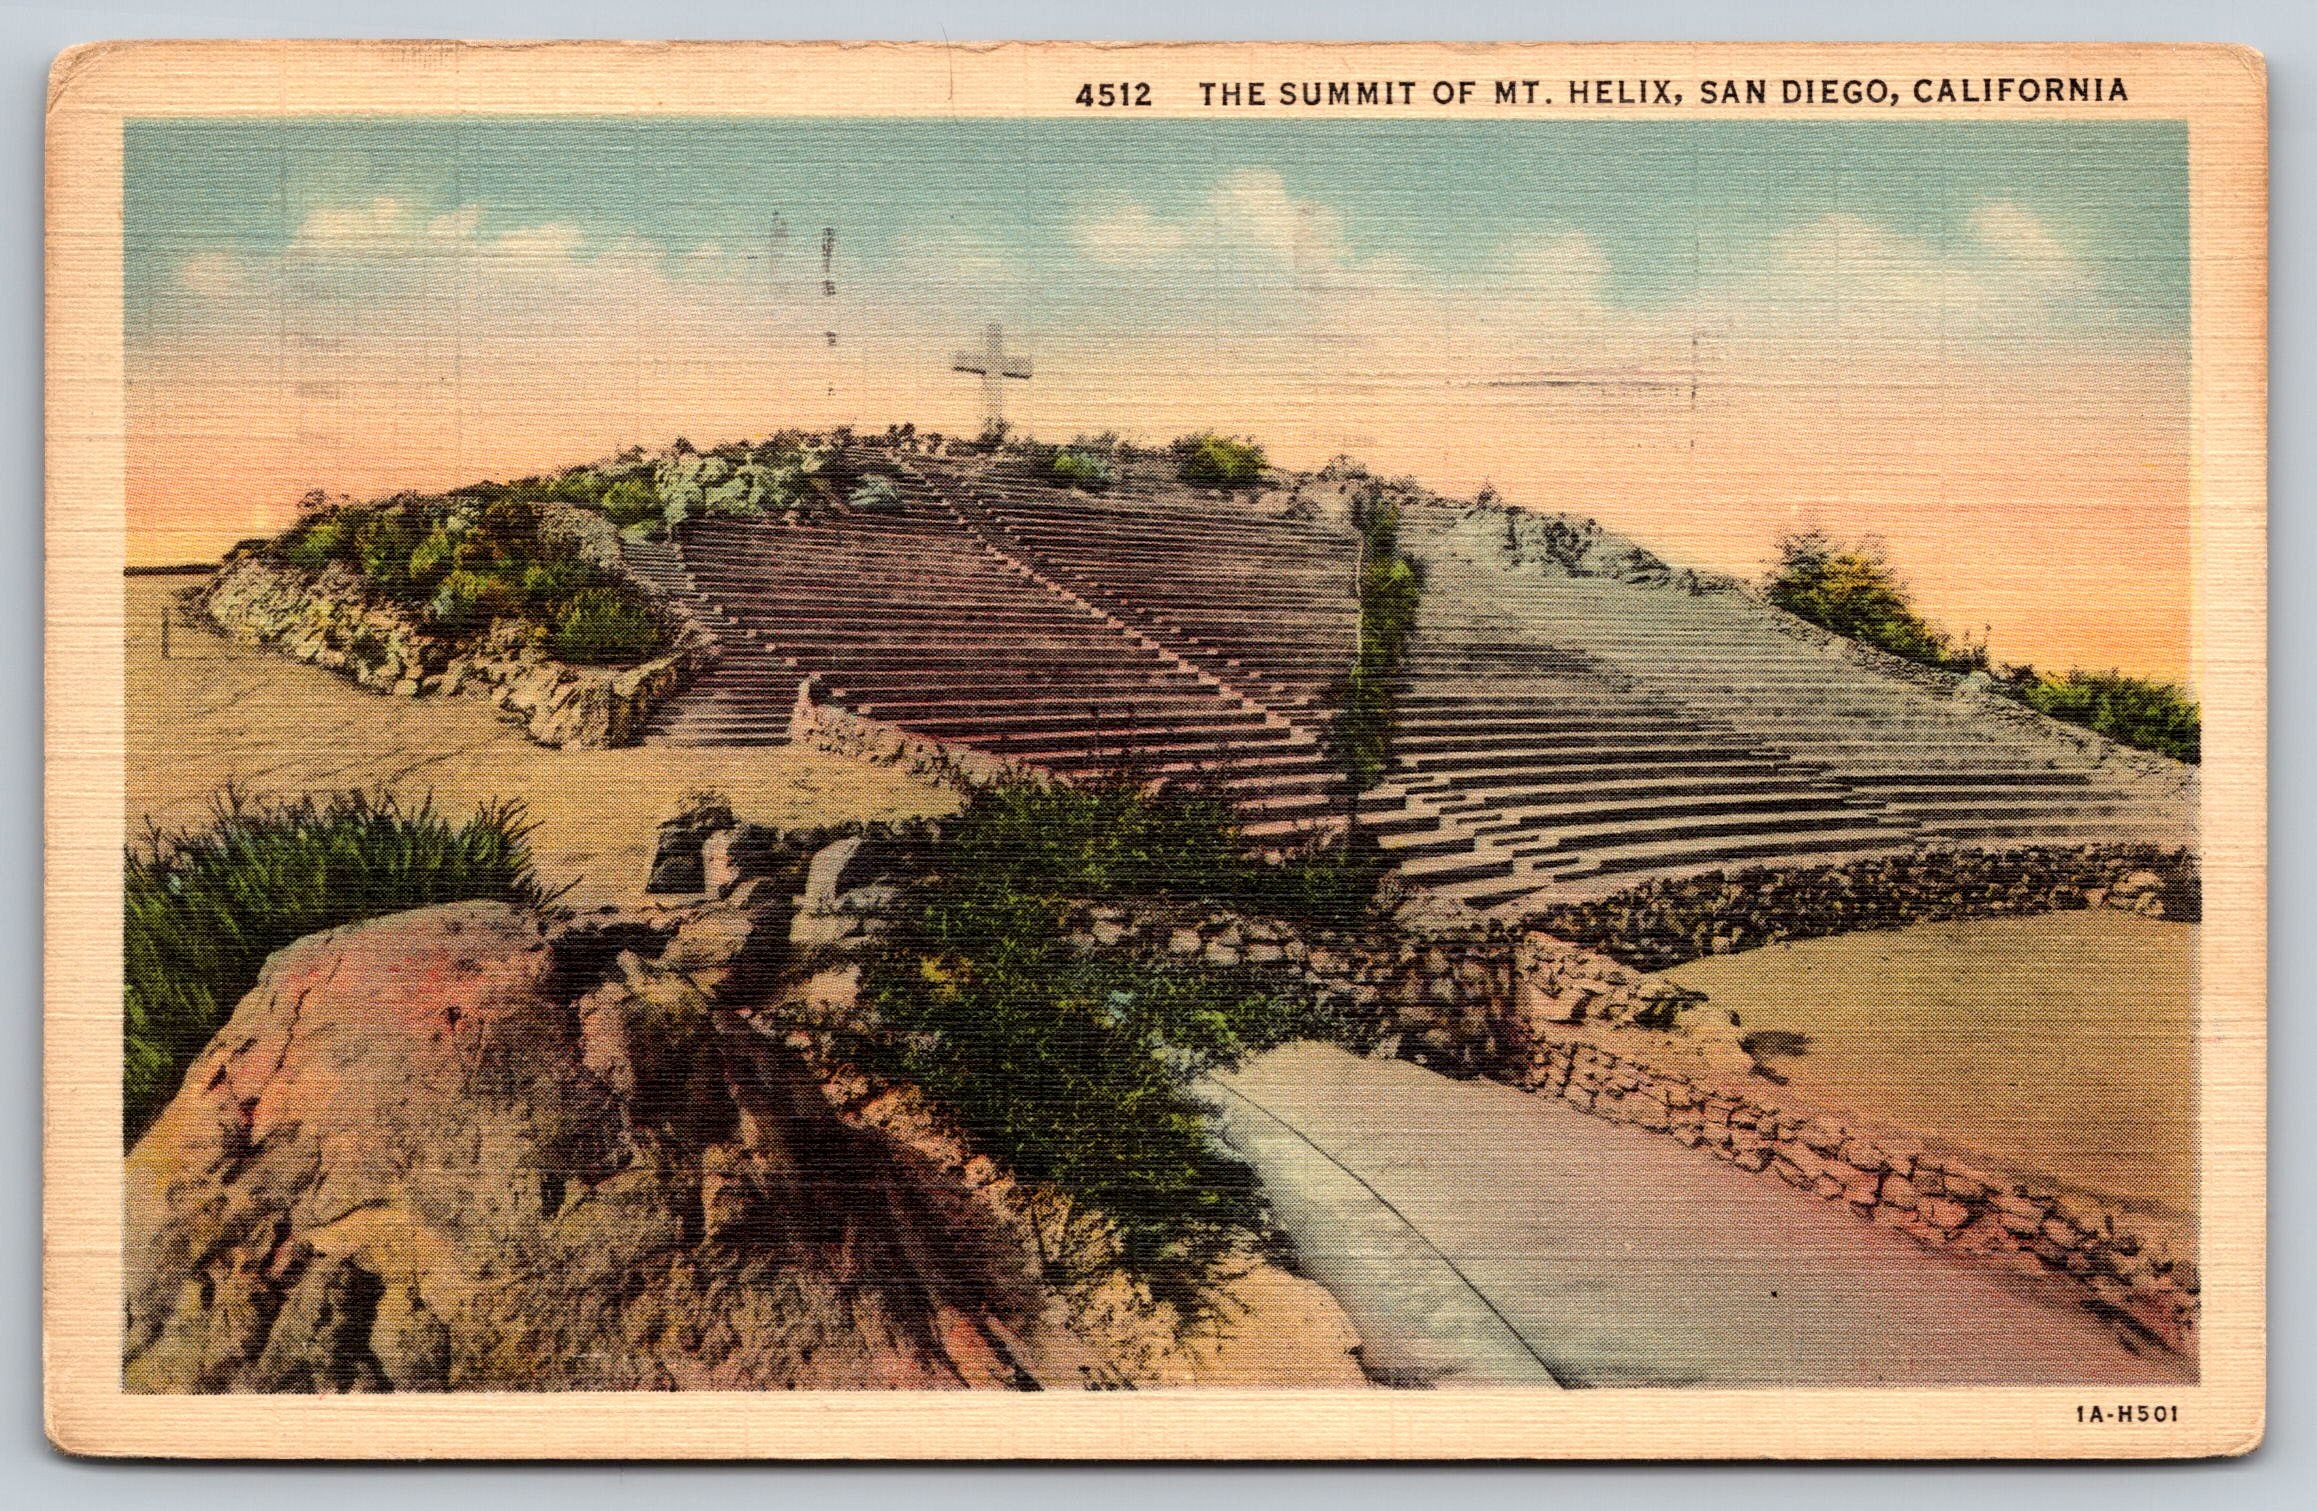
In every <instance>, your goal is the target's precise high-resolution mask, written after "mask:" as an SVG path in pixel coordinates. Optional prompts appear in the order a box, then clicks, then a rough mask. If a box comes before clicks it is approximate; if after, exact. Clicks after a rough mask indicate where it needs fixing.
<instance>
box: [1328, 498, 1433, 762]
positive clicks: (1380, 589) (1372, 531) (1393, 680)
mask: <svg viewBox="0 0 2317 1511" xmlns="http://www.w3.org/2000/svg"><path fill="white" fill-rule="evenodd" d="M1352 514H1353V523H1354V524H1356V525H1357V526H1358V527H1359V530H1360V566H1359V582H1358V591H1359V601H1360V628H1359V643H1358V645H1357V646H1356V647H1355V648H1354V651H1353V654H1352V666H1351V670H1350V671H1349V672H1347V673H1346V674H1345V676H1344V678H1343V680H1342V681H1341V682H1339V683H1338V684H1337V685H1336V688H1335V690H1334V691H1335V699H1334V701H1335V704H1336V713H1335V718H1334V720H1333V722H1332V723H1331V725H1330V726H1329V740H1330V744H1331V746H1332V747H1333V749H1334V751H1335V755H1336V759H1337V761H1338V762H1339V763H1340V764H1341V765H1342V766H1343V768H1344V774H1345V775H1346V776H1347V777H1349V778H1350V780H1351V784H1352V786H1353V788H1354V789H1355V790H1359V791H1366V790H1367V789H1368V788H1370V787H1373V786H1375V785H1376V783H1377V782H1379V781H1381V780H1382V779H1383V775H1384V772H1385V770H1386V769H1387V768H1388V767H1389V766H1390V765H1391V749H1392V736H1393V733H1394V731H1395V730H1396V729H1397V728H1398V724H1399V709H1398V700H1399V689H1400V670H1401V665H1402V663H1403V662H1404V661H1405V660H1406V658H1407V651H1408V641H1409V639H1410V638H1411V637H1412V636H1414V634H1415V633H1416V616H1417V611H1418V609H1419V608H1420V606H1421V605H1422V603H1423V601H1424V570H1423V565H1422V563H1420V562H1418V561H1416V560H1415V559H1414V558H1412V557H1409V556H1406V555H1403V554H1402V553H1401V550H1400V509H1399V506H1398V505H1397V504H1395V503H1393V502H1392V501H1391V500H1390V499H1389V498H1387V497H1386V496H1385V495H1384V493H1383V492H1382V490H1381V489H1378V488H1376V487H1375V486H1373V485H1370V486H1369V487H1367V488H1364V489H1362V490H1361V491H1360V492H1359V493H1358V494H1357V495H1355V496H1354V498H1353V500H1352Z"/></svg>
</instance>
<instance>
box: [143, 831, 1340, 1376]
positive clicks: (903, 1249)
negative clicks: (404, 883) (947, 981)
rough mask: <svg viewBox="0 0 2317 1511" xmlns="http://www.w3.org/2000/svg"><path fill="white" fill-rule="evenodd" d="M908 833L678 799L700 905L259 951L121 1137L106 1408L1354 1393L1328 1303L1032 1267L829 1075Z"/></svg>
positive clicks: (968, 1186) (961, 1164) (1013, 1204)
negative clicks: (1208, 1302)
mask: <svg viewBox="0 0 2317 1511" xmlns="http://www.w3.org/2000/svg"><path fill="white" fill-rule="evenodd" d="M854 827H855V829H856V831H858V830H859V826H854ZM703 831H705V832H704V833H703ZM931 834H932V831H931V830H930V829H928V828H927V827H926V826H922V825H920V826H908V825H904V826H899V827H898V828H885V827H882V826H871V828H870V829H869V830H868V831H866V832H852V833H845V834H837V833H833V832H826V831H812V832H798V833H780V832H778V831H773V830H768V829H763V828H760V827H759V826H756V825H749V824H741V823H738V822H737V821H736V820H733V819H732V818H731V816H730V814H729V810H725V809H721V808H718V809H715V810H714V811H706V810H701V809H688V810H687V813H686V814H685V815H684V816H682V817H681V819H680V820H679V821H677V822H676V823H675V824H674V825H673V826H672V831H671V842H670V843H669V844H667V845H666V846H664V849H665V850H666V851H667V852H668V854H670V855H674V856H677V857H679V858H688V860H689V862H690V864H691V866H692V867H694V868H695V869H704V870H705V871H706V873H707V874H706V875H705V876H703V877H702V878H701V884H704V885H706V886H708V888H709V890H710V895H707V896H703V897H702V898H700V900H698V901H696V902H690V903H687V904H683V905H679V906H671V907H665V908H653V909H646V910H641V911H622V910H616V909H606V910H603V911H600V912H597V913H592V914H583V915H580V916H578V917H576V918H571V917H560V918H542V917H541V916H539V915H536V914H533V913H530V912H526V911H523V910H520V909H516V908H513V907H509V906H506V905H503V904H497V903H486V902H470V903H458V904H451V905H446V906H442V907H435V908H426V909H420V910H416V911H413V912H408V913H400V914H395V915H391V916H388V917H385V918H379V919H374V920H371V921H369V922H366V923H361V924H356V925H352V926H350V927H347V928H344V929H339V930H336V931H333V932H331V933H326V934H318V935H313V936H310V937H308V938H306V939H302V940H299V941H298V942H296V943H295V944H292V945H290V946H289V947H288V948H286V949H284V950H281V951H280V952H278V953H277V954H275V955H274V957H273V958H272V959H271V960H270V961H268V962H267V965H266V967H265V970H264V972H263V973H262V974H261V976H260V977H259V980H258V983H257V985H256V987H255V988H254V989H253V990H252V991H251V992H250V993H249V994H248V995H247V996H246V997H244V998H243V1000H242V1001H241V1003H240V1005H239V1006H238V1007H237V1008H236V1010H235V1012H234V1014H233V1016H232V1018H231V1019H230V1020H229V1021H228V1022H227V1023H226V1025H225V1027H224V1028H223V1029H222V1030H221V1031H220V1032H219V1033H218V1035H217V1037H216V1038H215V1039H214V1040H212V1041H211V1043H210V1046H209V1048H208V1049H207V1051H206V1052H205V1053H204V1054H203V1055H202V1057H201V1058H200V1059H199V1060H197V1061H196V1062H195V1063H194V1065H193V1067H192V1068H191V1069H190V1070H189V1071H188V1072H187V1075H186V1078H185V1082H184V1085H183V1087H182V1088H181V1089H180V1090H179V1092H178V1094H177V1096H176V1098H175V1099H174V1100H173V1101H172V1102H171V1103H170V1104H169V1106H168V1107H167V1109H165V1110H164V1111H163V1112H162V1114H161V1116H160V1117H159V1118H158V1119H156V1120H155V1122H154V1123H153V1125H152V1127H151V1128H149V1129H148V1130H147V1131H146V1133H145V1135H144V1136H143V1138H141V1139H140V1140H139V1142H138V1144H137V1146H136V1148H135V1149H133V1150H132V1151H131V1152H130V1155H129V1159H128V1166H127V1200H126V1212H125V1214H124V1216H125V1219H126V1223H125V1229H126V1232H125V1243H124V1249H123V1252H124V1256H125V1258H126V1261H127V1271H128V1273H127V1276H126V1284H125V1300H126V1302H127V1310H128V1317H127V1333H126V1339H125V1344H124V1358H123V1378H124V1381H125V1383H126V1384H127V1386H128V1388H129V1389H131V1390H136V1391H144V1392H216V1391H277V1392H279V1391H289V1392H313V1391H324V1392H332V1391H361V1390H622V1389H718V1390H751V1389H785V1388H800V1389H801V1388H810V1389H841V1388H952V1387H995V1388H1011V1389H1035V1388H1066V1389H1081V1388H1088V1387H1090V1386H1091V1387H1100V1388H1123V1387H1139V1386H1145V1385H1184V1384H1193V1383H1200V1382H1212V1383H1217V1384H1255V1385H1307V1386H1322V1385H1324V1386H1358V1385H1360V1384H1362V1383H1363V1377H1362V1375H1361V1373H1360V1370H1359V1367H1358V1364H1357V1344H1358V1338H1357V1335H1356V1334H1354V1333H1353V1332H1352V1331H1351V1328H1350V1326H1349V1324H1348V1323H1347V1322H1346V1321H1345V1320H1344V1318H1343V1315H1342V1313H1341V1311H1340V1310H1339V1309H1338V1308H1337V1307H1336V1306H1335V1304H1334V1302H1333V1301H1332V1300H1331V1299H1330V1298H1329V1297H1328V1296H1327V1294H1326V1293H1325V1291H1323V1290H1321V1289H1320V1288H1319V1287H1318V1286H1317V1285H1315V1284H1314V1283H1312V1282H1311V1281H1309V1280H1305V1279H1302V1278H1300V1277H1297V1276H1294V1275H1291V1274H1289V1273H1287V1272H1286V1271H1284V1270H1282V1269H1281V1268H1280V1267H1279V1266H1278V1265H1276V1264H1274V1263H1272V1262H1271V1261H1269V1260H1268V1259H1266V1258H1264V1257H1262V1256H1261V1255H1260V1254H1257V1253H1254V1252H1252V1251H1250V1252H1249V1253H1248V1254H1247V1255H1246V1256H1244V1259H1245V1263H1244V1264H1243V1265H1242V1266H1241V1267H1240V1269H1239V1272H1238V1273H1236V1274H1234V1275H1231V1276H1228V1277H1225V1279H1224V1281H1223V1288H1224V1295H1223V1303H1222V1305H1221V1307H1220V1308H1219V1311H1220V1313H1221V1314H1222V1315H1224V1316H1227V1317H1229V1318H1230V1319H1232V1320H1231V1322H1230V1324H1229V1326H1227V1327H1224V1328H1221V1329H1219V1330H1215V1329H1210V1330H1207V1331H1204V1332H1202V1331H1199V1330H1197V1329H1190V1330H1186V1329H1184V1328H1183V1326H1182V1325H1181V1321H1180V1319H1179V1318H1177V1317H1176V1316H1175V1315H1174V1314H1173V1313H1172V1312H1171V1311H1170V1310H1169V1309H1168V1308H1166V1307H1164V1306H1162V1305H1157V1304H1154V1303H1153V1301H1152V1299H1151V1297H1150V1295H1149V1293H1148V1291H1147V1290H1146V1289H1145V1288H1143V1287H1142V1286H1141V1285H1140V1284H1139V1283H1138V1282H1136V1281H1134V1280H1133V1279H1132V1278H1131V1277H1130V1276H1128V1275H1127V1274H1125V1273H1124V1272H1123V1270H1118V1269H1116V1268H1115V1260H1113V1261H1110V1263H1111V1264H1112V1265H1113V1268H1112V1269H1110V1270H1107V1271H1104V1270H1100V1269H1099V1267H1098V1268H1097V1270H1096V1271H1095V1272H1093V1273H1092V1276H1091V1278H1088V1277H1087V1276H1086V1275H1085V1274H1076V1275H1074V1277H1073V1278H1071V1279H1070V1280H1068V1281H1067V1282H1063V1281H1060V1280H1058V1279H1056V1278H1054V1277H1052V1276H1050V1275H1049V1273H1048V1271H1047V1269H1046V1261H1045V1256H1047V1255H1050V1254H1055V1253H1059V1252H1060V1249H1059V1236H1058V1234H1057V1233H1055V1232H1051V1231H1047V1230H1046V1224H1047V1222H1048V1219H1047V1218H1044V1217H1041V1215H1040V1213H1041V1212H1042V1211H1050V1210H1051V1209H1053V1208H1054V1206H1055V1204H1054V1203H1051V1202H1047V1203H1043V1204H1041V1203H1040V1202H1039V1201H1037V1200H1036V1199H1035V1198H1036V1193H1034V1192H1032V1191H1029V1190H1027V1189H1025V1188H1024V1187H1023V1186H1022V1185H1021V1184H1020V1183H1019V1182H1017V1181H1016V1180H1015V1178H1014V1177H1013V1176H1012V1175H1011V1174H1010V1173H1009V1172H1007V1171H1006V1170H1004V1169H1003V1168H1002V1167H1000V1166H999V1165H997V1164H996V1163H995V1162H994V1161H993V1160H991V1159H990V1158H989V1157H988V1156H987V1155H986V1154H983V1153H981V1152H980V1151H978V1150H976V1149H975V1148H974V1147H973V1146H972V1144H971V1141H970V1140H968V1139H967V1138H965V1137H964V1136H963V1135H962V1134H961V1133H960V1132H959V1131H958V1130H957V1129H956V1128H955V1127H954V1126H953V1125H952V1124H951V1122H950V1120H949V1119H948V1116H947V1114H946V1113H945V1112H944V1110H943V1109H942V1108H941V1107H940V1106H939V1105H938V1104H936V1103H934V1102H933V1101H931V1100H930V1099H929V1098H927V1097H926V1096H925V1095H924V1093H922V1092H921V1091H919V1090H918V1089H917V1088H915V1087H913V1086H910V1085H907V1084H906V1083H895V1082H892V1081H890V1080H886V1079H882V1078H880V1077H879V1076H877V1075H876V1074H874V1073H871V1072H868V1071H865V1070H863V1069H862V1068H860V1067H859V1066H857V1065H856V1064H853V1063H851V1062H850V1061H849V1060H847V1059H846V1057H845V1051H846V1050H847V1049H848V1048H853V1047H857V1046H858V1045H859V1044H860V1043H861V1042H862V1038H861V1035H862V1033H863V1030H864V1023H863V1021H862V1018H861V1016H860V1014H861V1008H860V1005H859V1003H858V1001H857V1000H856V994H857V990H858V985H859V978H860V971H859V963H858V956H859V954H860V952H861V951H862V950H864V949H866V948H869V947H870V945H871V943H872V941H873V939H874V937H875V935H876V933H877V931H878V929H879V927H880V926H881V920H880V919H878V918H877V917H876V916H875V914H876V913H877V911H878V910H880V909H881V908H883V907H885V906H889V905H890V901H891V897H892V889H891V887H890V886H889V885H886V884H885V883H884V881H883V877H884V876H885V875H886V873H887V871H888V868H889V866H890V865H891V863H892V862H893V861H895V860H897V859H898V858H900V857H901V856H903V855H905V854H906V853H907V852H909V851H910V850H911V849H912V848H914V847H917V846H920V845H922V844H924V843H926V842H927V841H928V839H929V838H930V837H931ZM703 852H706V853H705V854H704V853H703ZM665 858H666V857H665V856H664V857H663V859H665Z"/></svg>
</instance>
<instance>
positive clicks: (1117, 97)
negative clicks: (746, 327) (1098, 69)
mask: <svg viewBox="0 0 2317 1511" xmlns="http://www.w3.org/2000/svg"><path fill="white" fill-rule="evenodd" d="M1078 103H1079V104H1081V105H1088V106H1095V105H1099V106H1101V107H1102V108H1103V109H1105V110H1109V109H1113V108H1115V107H1117V106H1120V105H1148V104H1149V103H1150V86H1149V85H1148V84H1081V85H1079V86H1078Z"/></svg>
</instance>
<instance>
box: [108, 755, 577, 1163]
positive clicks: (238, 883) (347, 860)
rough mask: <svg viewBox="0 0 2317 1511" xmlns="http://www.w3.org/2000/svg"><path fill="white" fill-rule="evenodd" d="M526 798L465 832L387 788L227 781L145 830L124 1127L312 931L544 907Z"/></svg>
mask: <svg viewBox="0 0 2317 1511" xmlns="http://www.w3.org/2000/svg"><path fill="white" fill-rule="evenodd" d="M530 832H531V826H530V824H529V823H528V822H527V821H526V820H525V818H524V815H523V808H522V805H521V804H519V803H516V802H512V801H509V802H501V803H495V804H486V805H484V806H482V807H481V808H478V809H477V810H476V812H475V814H474V816H473V817H471V818H469V819H467V820H466V821H465V822H463V823H459V822H454V821H452V820H451V819H450V818H448V817H446V816H444V815H443V814H441V813H439V812H437V811H436V809H435V807H434V804H433V802H432V800H431V799H429V800H425V801H421V802H420V803H418V804H417V805H416V806H415V807H413V806H410V805H407V804H405V803H403V802H402V801H401V800H400V799H398V798H396V797H395V796H394V794H392V793H391V792H387V791H384V790H379V791H356V792H339V793H331V794H328V795H323V796H313V795H308V796H303V797H297V798H289V799H280V800H271V801H260V800H256V799H252V798H250V797H248V796H246V795H245V794H243V793H241V792H239V791H236V790H235V789H232V788H227V789H226V790H225V791H224V792H222V793H220V794H219V795H218V797H217V798H216V799H215V800H214V802H213V803H212V805H211V812H210V819H209V822H208V823H207V824H206V825H205V826H203V827H201V828H198V829H192V830H186V831H182V832H164V831H161V830H158V829H156V830H154V831H153V832H152V833H150V834H149V835H147V837H146V838H145V840H144V841H143V842H142V843H141V844H138V845H133V846H131V847H130V848H129V850H128V852H127V855H126V860H125V867H124V871H125V876H124V879H125V883H126V894H127V895H126V901H125V904H124V910H123V921H124V923H125V925H126V930H127V937H126V965H127V979H126V1002H125V1007H126V1013H127V1016H126V1032H125V1040H126V1042H125V1046H124V1050H125V1054H124V1059H123V1062H122V1068H121V1090H122V1097H123V1103H124V1106H123V1122H124V1127H123V1133H124V1135H125V1137H126V1139H127V1141H128V1142H131V1143H134V1142H135V1140H136V1138H137V1136H138V1135H139V1134H141V1133H143V1132H144V1130H145V1128H146V1126H147V1125H148V1124H150V1123H151V1122H152V1120H153V1118H154V1117H155V1116H157V1115H158V1114H159V1113H160V1111H161V1109H162V1107H164V1106H165V1105H167V1103H168V1100H169V1098H170V1097H171V1096H173V1095H175V1094H176V1091H177V1085H178V1082H179V1081H180V1080H182V1079H183V1077H184V1074H185V1068H186V1067H187V1066H188V1065H190V1064H191V1063H192V1062H193V1060H194V1059H195V1058H196V1057H197V1056H198V1055H199V1054H200V1053H201V1051H202V1049H203V1048H204V1047H205V1046H206V1045H207V1044H208V1043H209V1039H210V1036H211V1035H213V1034H215V1033H216V1032H217V1030H218V1029H219V1028H220V1027H221V1026H222V1025H223V1024H224V1022H225V1020H226V1018H227V1017H228V1016H230V1015H231V1013H232V1011H233V1008H234V1004H235V1003H237V1002H239V1001H240V1000H241V998H242V996H243V995H244V994H245V993H246V992H248V991H249V989H250V988H251V987H252V986H254V985H255V984H256V982H257V976H258V971H259V968H260V967H262V966H263V965H264V964H265V960H266V957H267V956H268V955H270V954H272V953H273V952H274V951H275V950H278V949H280V948H281V947H282V946H283V945H286V944H288V943H290V942H291V941H292V940H294V939H299V938H302V937H303V936H305V935H307V934H312V933H317V932H320V931H321V930H324V929H333V928H337V927H340V926H341V925H344V924H349V923H354V922H357V921H359V920H361V919H365V918H375V917H377V916H379V915H381V914H385V913H396V912H401V911H402V910H404V909H407V908H418V907H426V906H429V905H431V904H434V903H442V902H461V901H468V900H473V899H493V900H497V901H502V902H511V903H516V904H520V905H524V906H537V905H539V904H541V903H543V902H545V901H546V900H547V897H546V895H545V894H544V893H543V892H542V891H541V889H540V886H539V883H538V881H537V879H536V877H535V876H534V875H533V873H532V869H531V856H530V849H529V846H528V843H527V840H528V836H529V834H530Z"/></svg>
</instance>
